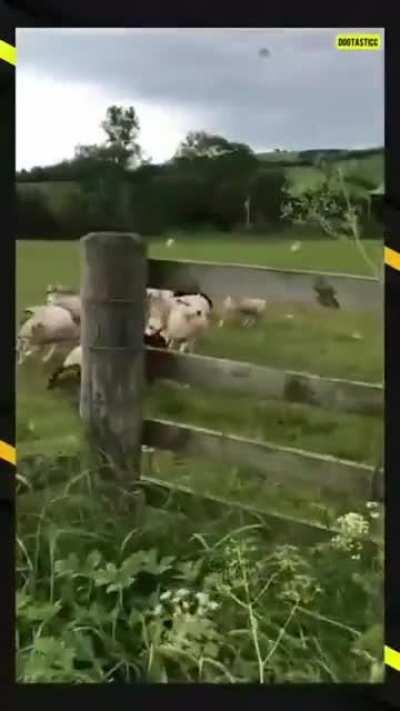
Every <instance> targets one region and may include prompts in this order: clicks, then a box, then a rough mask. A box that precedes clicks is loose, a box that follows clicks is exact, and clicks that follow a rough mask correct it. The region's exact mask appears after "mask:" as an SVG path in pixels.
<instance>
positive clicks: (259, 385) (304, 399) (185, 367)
mask: <svg viewBox="0 0 400 711" xmlns="http://www.w3.org/2000/svg"><path fill="white" fill-rule="evenodd" d="M146 370H147V377H148V379H149V381H150V382H151V381H153V380H154V379H168V380H174V381H177V382H183V383H188V384H190V385H197V386H200V387H206V388H211V389H213V390H215V385H216V384H217V386H218V389H221V390H230V391H232V392H239V393H243V394H247V395H251V396H254V397H256V398H257V399H262V398H271V399H277V400H284V401H287V402H293V403H302V404H306V405H314V406H317V407H323V408H326V409H333V410H338V411H341V412H353V413H359V414H363V415H365V414H368V415H380V414H382V413H383V401H384V399H383V386H382V385H378V384H370V383H362V382H357V381H351V380H341V379H338V378H323V377H320V376H318V375H312V374H309V373H297V372H295V371H290V370H286V371H285V370H279V369H277V368H270V367H266V366H257V365H253V363H245V362H240V361H232V360H227V359H225V358H213V357H208V356H199V355H188V354H182V353H178V352H173V351H164V350H159V349H157V348H150V347H147V348H146Z"/></svg>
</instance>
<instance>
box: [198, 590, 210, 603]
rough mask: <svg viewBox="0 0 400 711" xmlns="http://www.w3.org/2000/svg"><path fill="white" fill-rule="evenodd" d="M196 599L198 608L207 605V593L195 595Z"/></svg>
mask: <svg viewBox="0 0 400 711" xmlns="http://www.w3.org/2000/svg"><path fill="white" fill-rule="evenodd" d="M196 597H197V600H198V603H199V606H205V605H207V604H208V601H209V597H208V595H207V593H202V592H199V593H196Z"/></svg>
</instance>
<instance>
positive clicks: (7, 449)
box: [0, 439, 16, 464]
mask: <svg viewBox="0 0 400 711" xmlns="http://www.w3.org/2000/svg"><path fill="white" fill-rule="evenodd" d="M0 459H5V461H6V462H10V464H15V462H16V456H15V447H12V446H11V444H7V442H3V441H2V440H1V439H0Z"/></svg>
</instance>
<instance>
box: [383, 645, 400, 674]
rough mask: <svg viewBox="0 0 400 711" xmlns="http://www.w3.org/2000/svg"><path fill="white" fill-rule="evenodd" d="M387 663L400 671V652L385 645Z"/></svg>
mask: <svg viewBox="0 0 400 711" xmlns="http://www.w3.org/2000/svg"><path fill="white" fill-rule="evenodd" d="M385 664H387V666H388V667H392V669H396V671H400V652H396V650H395V649H392V648H391V647H385Z"/></svg>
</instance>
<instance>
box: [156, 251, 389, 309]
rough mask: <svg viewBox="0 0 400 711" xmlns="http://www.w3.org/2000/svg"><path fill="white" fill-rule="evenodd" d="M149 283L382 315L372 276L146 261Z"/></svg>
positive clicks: (380, 290)
mask: <svg viewBox="0 0 400 711" xmlns="http://www.w3.org/2000/svg"><path fill="white" fill-rule="evenodd" d="M147 285H148V286H151V287H153V288H158V289H175V290H178V289H179V290H183V291H189V292H190V291H203V292H205V293H207V294H209V295H210V296H211V297H213V296H214V297H218V296H220V297H224V296H227V295H230V296H233V297H239V298H241V297H252V298H264V299H266V300H269V301H271V302H288V301H298V302H301V303H305V304H311V305H320V306H325V307H327V308H329V307H332V308H341V309H344V310H352V311H372V312H375V313H377V314H382V315H383V287H382V284H381V282H380V281H379V280H378V279H375V278H373V277H362V276H354V275H350V274H340V273H330V272H314V271H297V270H294V269H275V268H272V267H258V266H246V265H241V264H220V263H214V262H193V261H189V260H179V261H172V260H169V259H149V260H148V280H147Z"/></svg>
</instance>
